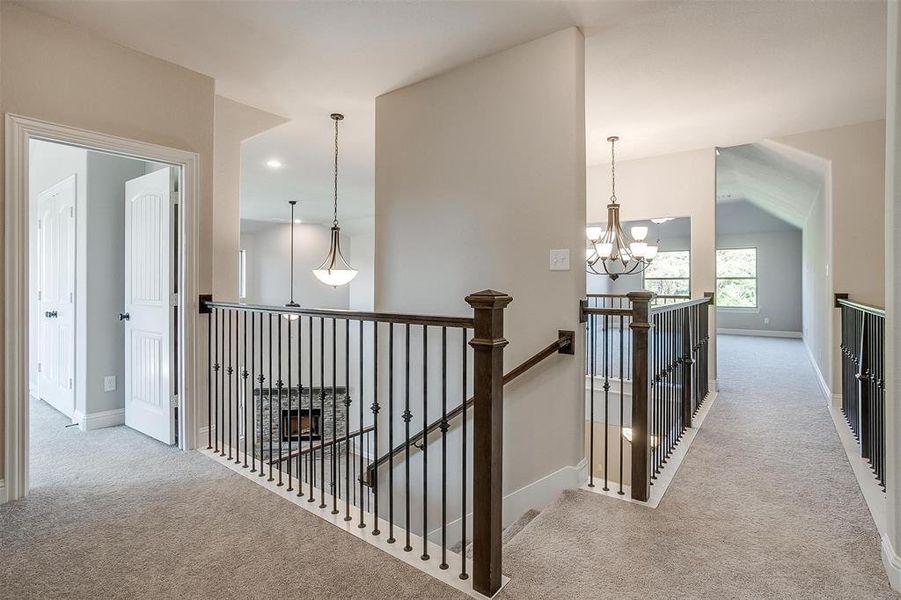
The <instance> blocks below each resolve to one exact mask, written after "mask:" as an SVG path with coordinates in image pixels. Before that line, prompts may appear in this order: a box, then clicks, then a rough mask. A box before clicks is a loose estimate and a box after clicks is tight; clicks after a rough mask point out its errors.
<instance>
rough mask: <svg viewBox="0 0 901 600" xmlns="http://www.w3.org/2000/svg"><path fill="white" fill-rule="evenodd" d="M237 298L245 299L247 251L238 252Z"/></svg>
mask: <svg viewBox="0 0 901 600" xmlns="http://www.w3.org/2000/svg"><path fill="white" fill-rule="evenodd" d="M238 297H239V298H241V299H242V300H243V299H244V298H246V297H247V250H239V251H238Z"/></svg>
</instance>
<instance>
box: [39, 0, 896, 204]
mask: <svg viewBox="0 0 901 600" xmlns="http://www.w3.org/2000/svg"><path fill="white" fill-rule="evenodd" d="M21 3H22V4H24V5H26V6H28V7H29V8H32V9H34V10H38V11H40V12H43V13H46V14H49V15H51V16H54V17H58V18H62V19H65V20H68V21H70V22H73V23H75V24H76V25H79V26H82V27H86V28H88V29H90V30H92V31H94V32H96V33H97V34H99V35H102V36H104V37H107V38H109V39H112V40H113V41H116V42H118V43H121V44H123V45H126V46H130V47H133V48H135V49H137V50H140V51H142V52H146V53H148V54H151V55H154V56H158V57H160V58H162V59H165V60H168V61H171V62H174V63H178V64H180V65H184V66H186V67H188V68H191V69H194V70H196V71H199V72H202V73H205V74H208V75H210V76H212V77H214V78H215V79H216V85H217V92H218V93H220V94H222V95H224V96H227V97H229V98H232V99H235V100H238V101H240V102H244V103H246V104H250V105H253V106H256V107H258V108H262V109H265V110H269V111H271V112H275V113H277V114H280V115H283V116H285V117H288V118H290V119H291V121H290V122H289V123H287V124H286V125H283V126H281V127H278V128H276V129H273V130H271V131H270V132H268V133H266V134H263V135H261V136H259V137H257V138H255V139H253V140H252V141H250V142H248V143H247V144H246V147H245V149H244V177H243V186H244V189H243V198H242V200H243V203H242V211H243V214H244V216H246V217H251V218H258V219H259V218H263V219H268V218H279V217H281V216H282V215H283V214H284V212H285V209H284V206H285V202H286V201H287V200H288V199H298V200H300V201H301V205H300V216H301V218H303V219H305V220H311V221H319V222H325V221H328V220H329V219H330V217H329V211H330V197H331V166H330V162H331V152H332V131H331V127H332V123H331V121H330V120H329V119H328V115H329V113H331V112H334V111H341V112H344V113H345V114H346V115H347V120H346V121H345V122H344V123H343V125H342V134H341V135H342V148H343V152H342V161H341V163H342V178H341V187H342V212H343V213H344V215H345V216H346V217H367V216H370V215H372V213H373V206H372V203H373V172H374V166H373V165H374V156H373V153H374V136H375V131H374V122H375V121H374V107H375V98H376V96H378V95H380V94H383V93H385V92H388V91H390V90H393V89H396V88H398V87H401V86H404V85H408V84H410V83H414V82H416V81H419V80H421V79H424V78H427V77H430V76H434V75H436V74H438V73H441V72H443V71H446V70H448V69H451V68H453V67H455V66H457V65H460V64H463V63H466V62H468V61H471V60H473V59H475V58H478V57H480V56H484V55H487V54H491V53H493V52H497V51H499V50H503V49H505V48H508V47H511V46H513V45H516V44H519V43H522V42H526V41H528V40H531V39H535V38H537V37H540V36H542V35H545V34H548V33H551V32H553V31H557V30H560V29H563V28H565V27H568V26H573V25H576V26H580V27H582V29H583V31H584V32H585V34H586V70H587V71H586V113H587V114H586V117H587V156H588V163H589V164H596V163H599V162H604V161H606V160H607V152H608V147H607V144H606V142H605V139H606V137H607V136H608V135H610V134H611V133H616V134H618V135H620V136H621V138H622V142H621V144H620V145H619V146H618V151H619V155H620V157H622V158H637V157H642V156H653V155H656V154H662V153H667V152H676V151H681V150H688V149H694V148H701V147H712V146H732V145H737V144H744V143H749V142H753V141H756V140H760V139H763V138H766V137H771V136H776V135H784V134H789V133H795V132H800V131H807V130H813V129H821V128H826V127H833V126H837V125H843V124H849V123H856V122H862V121H867V120H872V119H878V118H881V117H882V116H883V115H884V72H885V56H884V55H885V3H884V2H882V1H881V0H873V1H867V0H864V1H862V2H841V1H836V2H780V1H775V2H772V1H767V0H762V1H756V2H706V1H705V2H693V1H672V2H669V1H663V2H657V1H653V2H634V1H632V0H611V1H609V2H564V1H548V2H498V1H490V0H485V1H474V2H455V1H448V0H438V1H434V2H350V1H344V0H336V1H331V2H326V1H323V2H250V1H247V2H227V3H222V2H162V1H159V2H121V1H110V0H105V1H102V0H85V1H80V2H71V1H68V0H65V1H64V0H28V1H25V2H21ZM270 158H277V159H279V160H280V161H281V162H282V163H283V165H284V166H283V167H282V168H281V169H279V170H270V169H268V168H267V167H266V166H265V163H266V161H267V160H269V159H270Z"/></svg>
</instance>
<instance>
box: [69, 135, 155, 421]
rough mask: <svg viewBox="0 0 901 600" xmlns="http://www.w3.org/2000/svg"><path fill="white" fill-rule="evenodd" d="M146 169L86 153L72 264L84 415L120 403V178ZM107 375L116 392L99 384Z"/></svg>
mask: <svg viewBox="0 0 901 600" xmlns="http://www.w3.org/2000/svg"><path fill="white" fill-rule="evenodd" d="M163 168H167V167H163ZM146 170H147V164H146V163H144V162H142V161H138V160H132V159H129V158H122V157H118V156H111V155H109V154H103V153H99V152H88V182H87V183H88V190H87V192H88V193H87V201H86V202H85V203H84V205H83V206H82V209H83V210H81V211H79V216H80V217H81V219H80V221H79V225H78V228H77V229H78V233H77V239H78V249H79V251H80V252H79V260H78V266H77V268H76V270H77V272H78V282H79V290H78V295H79V300H81V302H80V305H79V315H80V316H81V315H83V320H82V321H80V323H84V327H83V328H82V329H81V330H80V333H79V334H78V336H77V338H78V343H77V348H78V356H79V359H80V361H79V362H80V363H81V364H82V369H79V370H77V372H76V376H77V378H78V381H77V386H76V389H77V394H76V396H77V401H76V404H78V405H79V406H80V407H81V408H80V410H81V411H82V412H84V413H85V414H86V415H91V414H93V413H98V412H103V411H108V410H114V409H119V408H125V396H124V389H125V356H124V349H125V330H124V327H123V326H122V324H121V323H120V322H119V320H118V319H117V316H118V314H119V313H120V312H122V310H123V309H124V306H125V182H126V181H128V180H129V179H134V178H135V177H140V176H142V175H144V174H145V171H146ZM82 284H83V286H82ZM108 375H113V376H115V377H116V390H115V391H112V392H106V391H104V389H103V379H104V377H106V376H108ZM79 400H81V401H79Z"/></svg>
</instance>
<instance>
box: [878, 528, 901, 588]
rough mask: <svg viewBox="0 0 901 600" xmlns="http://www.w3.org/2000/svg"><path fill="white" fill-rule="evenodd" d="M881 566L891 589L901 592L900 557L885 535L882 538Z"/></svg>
mask: <svg viewBox="0 0 901 600" xmlns="http://www.w3.org/2000/svg"><path fill="white" fill-rule="evenodd" d="M882 566H883V568H885V573H886V575H888V581H889V585H891V586H892V589H894V590H901V556H898V553H897V552H895V549H894V548H893V547H892V541H891V540H890V539H889V538H888V536H887V535H883V536H882Z"/></svg>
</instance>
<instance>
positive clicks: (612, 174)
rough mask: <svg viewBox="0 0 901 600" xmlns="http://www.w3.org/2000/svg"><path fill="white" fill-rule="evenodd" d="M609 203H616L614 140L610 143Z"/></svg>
mask: <svg viewBox="0 0 901 600" xmlns="http://www.w3.org/2000/svg"><path fill="white" fill-rule="evenodd" d="M610 185H611V188H610V201H611V202H613V203H616V140H611V141H610Z"/></svg>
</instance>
